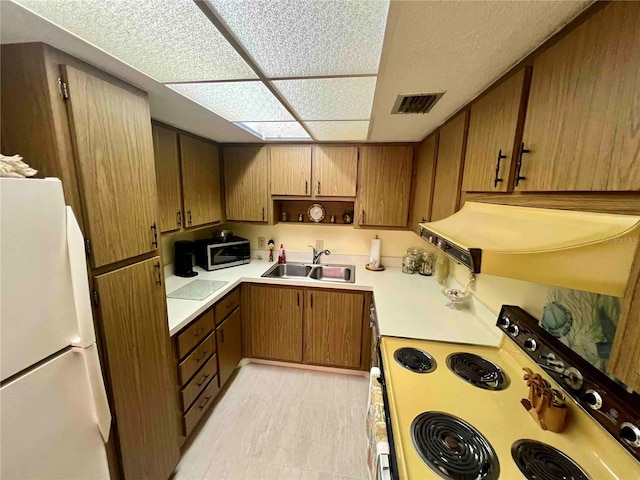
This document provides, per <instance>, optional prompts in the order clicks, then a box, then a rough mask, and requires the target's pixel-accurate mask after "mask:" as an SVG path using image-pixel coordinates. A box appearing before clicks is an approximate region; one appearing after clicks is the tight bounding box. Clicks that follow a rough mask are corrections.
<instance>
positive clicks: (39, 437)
mask: <svg viewBox="0 0 640 480" xmlns="http://www.w3.org/2000/svg"><path fill="white" fill-rule="evenodd" d="M0 242H1V243H0V255H1V258H0V264H1V266H0V298H1V304H0V374H1V379H0V444H1V445H2V448H1V450H0V472H1V475H2V478H3V479H13V478H47V479H108V478H109V468H108V464H107V455H106V450H105V443H106V441H107V440H108V438H109V430H110V425H111V414H110V411H109V406H108V402H107V397H106V392H105V387H104V383H103V380H102V373H101V369H100V362H99V359H98V353H97V347H96V337H95V331H94V327H93V317H92V314H91V303H90V296H89V284H88V279H87V267H86V260H85V253H84V240H83V237H82V234H81V232H80V228H79V226H78V223H77V222H76V219H75V217H74V215H73V212H72V211H71V208H70V207H66V206H65V202H64V196H63V190H62V183H61V182H60V180H58V179H55V178H48V179H44V180H42V179H14V178H2V179H0Z"/></svg>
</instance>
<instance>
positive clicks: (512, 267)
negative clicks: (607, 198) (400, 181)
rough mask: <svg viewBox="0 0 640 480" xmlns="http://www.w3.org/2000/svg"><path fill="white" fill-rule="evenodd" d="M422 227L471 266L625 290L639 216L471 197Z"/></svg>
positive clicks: (499, 273)
mask: <svg viewBox="0 0 640 480" xmlns="http://www.w3.org/2000/svg"><path fill="white" fill-rule="evenodd" d="M420 234H421V236H422V238H423V239H425V240H426V241H427V242H429V243H431V244H433V245H434V246H436V247H438V248H440V249H441V250H442V251H444V252H445V253H446V254H447V255H449V256H450V257H452V258H453V259H454V260H455V261H456V262H458V263H461V264H463V265H465V266H466V267H467V268H469V270H471V271H472V272H473V273H487V274H490V275H497V276H501V277H508V278H517V279H520V280H528V281H531V282H537V283H544V284H548V285H557V286H562V287H567V288H574V289H578V290H585V291H589V292H595V293H602V294H606V295H614V296H617V297H622V296H624V293H625V288H626V286H627V280H628V277H629V272H630V270H631V263H632V261H633V256H634V253H635V249H636V247H637V246H638V238H639V237H640V217H639V216H634V215H613V214H605V213H590V212H575V211H569V210H551V209H542V208H530V207H515V206H510V205H495V204H486V203H477V202H467V203H465V205H464V207H462V209H461V210H460V211H458V212H457V213H455V214H453V215H451V216H450V217H447V218H445V219H443V220H439V221H436V222H429V223H421V224H420Z"/></svg>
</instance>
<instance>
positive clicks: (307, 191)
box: [269, 146, 311, 196]
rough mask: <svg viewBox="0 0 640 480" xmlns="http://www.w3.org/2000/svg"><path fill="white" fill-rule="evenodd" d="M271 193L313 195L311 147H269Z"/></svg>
mask: <svg viewBox="0 0 640 480" xmlns="http://www.w3.org/2000/svg"><path fill="white" fill-rule="evenodd" d="M269 165H270V169H271V195H297V196H308V195H311V147H310V146H302V147H300V146H278V147H269Z"/></svg>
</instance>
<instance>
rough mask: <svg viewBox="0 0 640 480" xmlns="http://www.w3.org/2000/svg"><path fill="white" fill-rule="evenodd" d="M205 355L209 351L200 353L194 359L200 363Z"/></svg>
mask: <svg viewBox="0 0 640 480" xmlns="http://www.w3.org/2000/svg"><path fill="white" fill-rule="evenodd" d="M207 353H209V350H205V351H204V352H202V353H201V354H200V356H199V357H198V358H196V362H199V361H201V360H202V359H203V358H204V357H205V356H206V355H207Z"/></svg>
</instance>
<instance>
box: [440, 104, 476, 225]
mask: <svg viewBox="0 0 640 480" xmlns="http://www.w3.org/2000/svg"><path fill="white" fill-rule="evenodd" d="M468 119H469V112H468V111H464V112H462V113H459V114H458V115H457V116H455V117H454V118H453V119H452V120H450V121H449V122H448V123H446V124H445V125H443V126H442V127H440V139H439V141H438V160H437V165H436V178H435V182H434V185H433V204H432V207H431V221H432V222H434V221H436V220H440V219H443V218H445V217H448V216H449V215H451V214H453V213H455V212H457V211H458V209H459V208H460V182H461V180H462V178H461V177H462V163H463V159H464V148H465V143H466V137H467V126H468Z"/></svg>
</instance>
